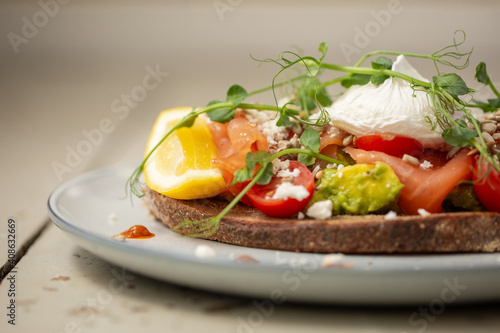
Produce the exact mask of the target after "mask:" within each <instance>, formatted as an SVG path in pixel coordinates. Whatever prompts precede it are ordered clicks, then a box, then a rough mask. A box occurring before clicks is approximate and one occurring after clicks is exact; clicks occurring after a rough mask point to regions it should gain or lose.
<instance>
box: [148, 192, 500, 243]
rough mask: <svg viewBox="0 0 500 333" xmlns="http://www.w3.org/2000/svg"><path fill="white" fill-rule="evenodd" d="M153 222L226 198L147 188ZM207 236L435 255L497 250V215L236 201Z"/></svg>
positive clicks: (215, 207)
mask: <svg viewBox="0 0 500 333" xmlns="http://www.w3.org/2000/svg"><path fill="white" fill-rule="evenodd" d="M145 202H146V204H147V206H148V208H149V210H150V212H151V213H152V215H153V216H154V217H155V218H157V219H158V220H160V221H162V222H163V223H164V224H165V225H167V226H168V227H169V228H175V227H176V226H177V225H178V224H179V223H180V222H182V220H184V219H190V220H200V219H203V218H207V217H212V216H215V215H217V214H218V213H219V212H220V211H221V210H222V209H223V208H224V207H225V206H226V205H227V202H226V201H223V200H220V199H216V198H211V199H202V200H176V199H172V198H168V197H166V196H164V195H162V194H159V193H157V192H155V191H153V190H151V189H146V193H145ZM205 238H206V239H210V240H215V241H219V242H224V243H229V244H234V245H241V246H247V247H255V248H264V249H273V250H283V251H296V252H315V253H335V252H342V253H436V252H446V253H450V252H497V251H500V214H499V213H489V212H487V213H475V212H463V213H444V214H432V215H430V216H428V217H421V216H398V217H397V218H396V219H395V220H386V219H384V216H383V215H367V216H340V217H336V218H332V219H330V220H310V219H305V220H299V219H278V218H272V217H269V216H266V215H264V214H262V213H261V212H259V211H258V210H257V209H255V208H251V207H248V206H245V205H243V204H238V205H237V206H236V207H235V208H233V209H232V210H231V211H230V212H229V213H228V214H227V215H226V216H225V217H224V218H223V219H222V220H221V222H220V224H219V228H218V229H217V232H216V233H215V234H213V235H211V236H208V237H205Z"/></svg>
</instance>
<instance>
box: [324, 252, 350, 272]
mask: <svg viewBox="0 0 500 333" xmlns="http://www.w3.org/2000/svg"><path fill="white" fill-rule="evenodd" d="M344 257H345V256H344V255H343V254H342V253H331V254H327V255H326V256H324V257H323V259H321V268H326V267H339V266H341V263H342V260H344Z"/></svg>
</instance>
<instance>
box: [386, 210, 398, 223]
mask: <svg viewBox="0 0 500 333" xmlns="http://www.w3.org/2000/svg"><path fill="white" fill-rule="evenodd" d="M397 217H398V214H397V213H396V212H394V211H392V210H391V211H389V212H388V213H387V214H385V216H384V219H386V220H388V221H392V220H395V219H396V218H397Z"/></svg>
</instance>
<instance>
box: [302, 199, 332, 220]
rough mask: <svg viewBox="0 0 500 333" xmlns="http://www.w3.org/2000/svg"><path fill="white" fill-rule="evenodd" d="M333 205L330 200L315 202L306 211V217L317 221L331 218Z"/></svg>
mask: <svg viewBox="0 0 500 333" xmlns="http://www.w3.org/2000/svg"><path fill="white" fill-rule="evenodd" d="M332 209H333V203H332V202H331V201H330V200H323V201H318V202H315V203H313V204H312V205H311V207H309V208H308V209H307V212H306V215H307V216H309V217H312V218H314V219H317V220H325V219H328V218H330V217H332Z"/></svg>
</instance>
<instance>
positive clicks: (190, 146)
mask: <svg viewBox="0 0 500 333" xmlns="http://www.w3.org/2000/svg"><path fill="white" fill-rule="evenodd" d="M191 110H192V108H191V107H180V108H174V109H168V110H165V111H163V112H161V113H160V115H159V116H158V118H157V119H156V122H155V124H154V126H153V129H152V130H151V134H150V136H149V140H148V143H147V145H146V151H145V155H144V156H147V155H148V154H149V152H150V151H151V150H153V148H154V147H155V146H156V145H157V144H158V143H159V142H160V141H161V140H162V139H163V137H164V136H165V134H166V133H167V132H168V131H170V130H171V129H172V128H173V127H174V126H175V125H177V124H178V123H179V121H180V120H181V119H182V118H183V117H184V116H186V115H187V114H188V113H189V112H191ZM205 119H207V118H206V116H205V115H200V116H198V118H197V119H196V120H195V122H194V124H193V126H191V127H182V128H179V129H177V130H175V131H174V132H173V133H172V134H171V135H170V136H168V137H167V138H166V139H165V140H164V141H163V142H162V143H161V145H160V146H158V148H156V150H155V151H154V152H153V153H152V154H151V156H150V157H149V158H148V160H147V161H146V164H145V165H144V169H143V172H144V179H145V181H146V185H147V186H148V187H149V188H150V189H152V190H155V191H156V192H159V193H161V194H163V195H166V196H168V197H171V198H174V199H188V200H189V199H201V198H209V197H212V196H215V195H218V194H220V193H222V192H224V191H225V189H226V184H225V182H224V178H223V177H222V173H221V172H220V170H219V169H217V168H216V167H215V166H214V165H213V164H212V163H211V162H210V159H212V158H215V157H217V153H216V149H215V145H214V143H213V142H212V134H211V133H210V130H209V128H208V126H207V123H206V120H205Z"/></svg>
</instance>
